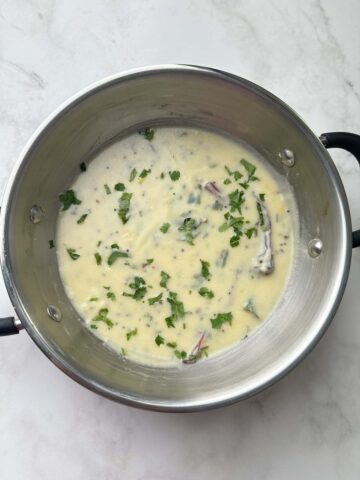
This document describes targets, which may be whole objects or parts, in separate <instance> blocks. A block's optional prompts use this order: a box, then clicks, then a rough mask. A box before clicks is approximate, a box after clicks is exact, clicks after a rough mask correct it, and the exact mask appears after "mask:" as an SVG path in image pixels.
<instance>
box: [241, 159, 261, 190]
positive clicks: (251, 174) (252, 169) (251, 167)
mask: <svg viewBox="0 0 360 480" xmlns="http://www.w3.org/2000/svg"><path fill="white" fill-rule="evenodd" d="M240 163H241V165H242V166H243V167H244V168H245V170H246V171H247V173H248V178H247V180H246V181H245V182H243V183H240V185H241V186H242V187H243V188H245V190H246V189H247V188H249V183H250V182H255V181H256V180H259V179H258V178H257V177H255V172H256V167H255V165H253V164H252V163H250V162H248V161H247V160H245V158H242V159H241V160H240Z"/></svg>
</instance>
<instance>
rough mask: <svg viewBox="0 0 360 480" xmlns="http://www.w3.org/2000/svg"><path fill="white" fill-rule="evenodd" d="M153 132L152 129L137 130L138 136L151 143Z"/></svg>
mask: <svg viewBox="0 0 360 480" xmlns="http://www.w3.org/2000/svg"><path fill="white" fill-rule="evenodd" d="M154 134H155V130H154V129H153V128H148V127H147V128H142V129H141V130H139V135H143V136H144V137H145V138H146V140H148V141H149V142H151V140H152V139H153V138H154Z"/></svg>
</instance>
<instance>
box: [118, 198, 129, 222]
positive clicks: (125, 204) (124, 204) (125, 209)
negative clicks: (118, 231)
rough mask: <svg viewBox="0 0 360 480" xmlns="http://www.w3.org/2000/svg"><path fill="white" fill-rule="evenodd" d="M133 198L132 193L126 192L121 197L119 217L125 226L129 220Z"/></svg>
mask: <svg viewBox="0 0 360 480" xmlns="http://www.w3.org/2000/svg"><path fill="white" fill-rule="evenodd" d="M131 198H132V193H127V192H124V193H123V194H122V195H121V197H120V201H119V210H118V216H119V218H120V219H121V221H122V223H124V224H125V223H127V222H128V220H129V210H130V202H131Z"/></svg>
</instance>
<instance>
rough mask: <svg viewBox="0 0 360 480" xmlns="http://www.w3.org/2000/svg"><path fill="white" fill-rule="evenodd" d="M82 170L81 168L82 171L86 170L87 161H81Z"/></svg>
mask: <svg viewBox="0 0 360 480" xmlns="http://www.w3.org/2000/svg"><path fill="white" fill-rule="evenodd" d="M80 170H81V171H82V172H86V163H85V162H81V163H80Z"/></svg>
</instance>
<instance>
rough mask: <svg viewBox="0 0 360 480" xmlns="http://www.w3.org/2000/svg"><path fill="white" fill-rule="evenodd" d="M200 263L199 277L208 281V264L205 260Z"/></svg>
mask: <svg viewBox="0 0 360 480" xmlns="http://www.w3.org/2000/svg"><path fill="white" fill-rule="evenodd" d="M200 262H201V275H202V276H203V277H204V278H205V279H206V280H209V278H210V270H209V268H210V263H209V262H207V261H206V260H200Z"/></svg>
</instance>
